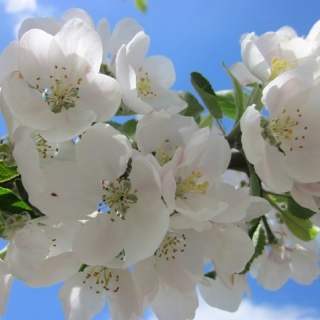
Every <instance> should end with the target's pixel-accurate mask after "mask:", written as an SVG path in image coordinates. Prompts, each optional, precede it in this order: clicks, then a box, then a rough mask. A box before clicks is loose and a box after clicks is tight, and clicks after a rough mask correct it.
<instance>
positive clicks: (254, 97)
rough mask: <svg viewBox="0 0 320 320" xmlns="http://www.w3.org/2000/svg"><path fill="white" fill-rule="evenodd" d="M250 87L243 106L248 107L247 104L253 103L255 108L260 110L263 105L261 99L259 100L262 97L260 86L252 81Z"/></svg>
mask: <svg viewBox="0 0 320 320" xmlns="http://www.w3.org/2000/svg"><path fill="white" fill-rule="evenodd" d="M251 87H252V91H251V93H250V95H249V98H248V101H247V102H246V103H245V106H246V107H249V106H251V105H253V104H255V105H256V109H257V110H258V111H261V109H262V107H263V104H262V101H261V98H262V86H261V84H259V83H253V84H252V85H251Z"/></svg>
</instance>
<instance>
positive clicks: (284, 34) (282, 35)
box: [276, 26, 310, 42]
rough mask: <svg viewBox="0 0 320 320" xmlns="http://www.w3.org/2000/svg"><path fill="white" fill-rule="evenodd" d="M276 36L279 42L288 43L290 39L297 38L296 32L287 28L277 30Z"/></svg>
mask: <svg viewBox="0 0 320 320" xmlns="http://www.w3.org/2000/svg"><path fill="white" fill-rule="evenodd" d="M309 34H310V33H309ZM276 35H277V36H278V38H279V40H280V41H281V42H282V41H283V42H285V41H290V40H291V39H293V38H296V37H298V35H297V33H296V31H295V30H294V29H292V28H291V27H288V26H284V27H281V28H280V29H278V30H277V31H276Z"/></svg>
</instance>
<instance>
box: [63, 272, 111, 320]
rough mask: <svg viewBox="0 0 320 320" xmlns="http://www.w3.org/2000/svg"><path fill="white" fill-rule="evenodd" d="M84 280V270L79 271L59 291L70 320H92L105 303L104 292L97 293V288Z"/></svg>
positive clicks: (66, 314) (67, 317)
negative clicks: (91, 287) (85, 283)
mask: <svg viewBox="0 0 320 320" xmlns="http://www.w3.org/2000/svg"><path fill="white" fill-rule="evenodd" d="M84 280H85V274H84V272H78V273H76V274H75V275H74V276H73V277H71V278H69V279H68V280H67V281H66V282H65V284H64V285H63V286H62V287H61V289H60V291H59V299H60V300H62V304H63V309H64V314H65V316H66V319H68V320H92V319H93V317H94V316H95V315H96V314H98V313H99V312H101V311H102V309H103V307H104V305H105V302H106V296H105V294H104V292H101V293H100V294H97V293H96V290H94V289H90V287H89V286H88V285H84V284H83V281H84Z"/></svg>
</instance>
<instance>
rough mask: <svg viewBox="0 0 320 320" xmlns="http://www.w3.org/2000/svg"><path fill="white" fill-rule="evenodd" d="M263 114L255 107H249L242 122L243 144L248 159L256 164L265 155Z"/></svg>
mask: <svg viewBox="0 0 320 320" xmlns="http://www.w3.org/2000/svg"><path fill="white" fill-rule="evenodd" d="M260 123H261V114H260V112H259V111H258V110H256V109H255V105H252V106H249V107H248V108H247V109H246V111H245V112H244V114H243V115H242V117H241V120H240V126H241V131H242V136H241V142H242V147H243V150H244V152H245V154H246V157H247V159H248V160H249V161H250V162H251V163H252V164H256V163H257V162H259V161H261V159H262V158H263V156H264V153H265V143H264V141H263V138H262V135H261V133H262V132H263V129H262V128H261V126H260Z"/></svg>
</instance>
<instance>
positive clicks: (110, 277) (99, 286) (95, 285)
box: [82, 266, 119, 294]
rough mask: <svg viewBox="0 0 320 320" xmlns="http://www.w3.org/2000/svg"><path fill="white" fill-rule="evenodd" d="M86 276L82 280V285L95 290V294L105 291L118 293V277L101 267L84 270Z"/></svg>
mask: <svg viewBox="0 0 320 320" xmlns="http://www.w3.org/2000/svg"><path fill="white" fill-rule="evenodd" d="M86 269H88V270H86V271H85V272H86V276H85V279H84V280H83V282H82V283H83V284H84V285H88V286H89V288H90V289H91V290H95V292H96V293H97V294H99V293H101V291H102V290H105V291H109V292H110V290H111V291H113V292H118V291H119V285H118V282H119V275H118V274H113V273H112V271H111V270H110V269H109V268H107V267H103V266H94V267H88V268H86Z"/></svg>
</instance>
